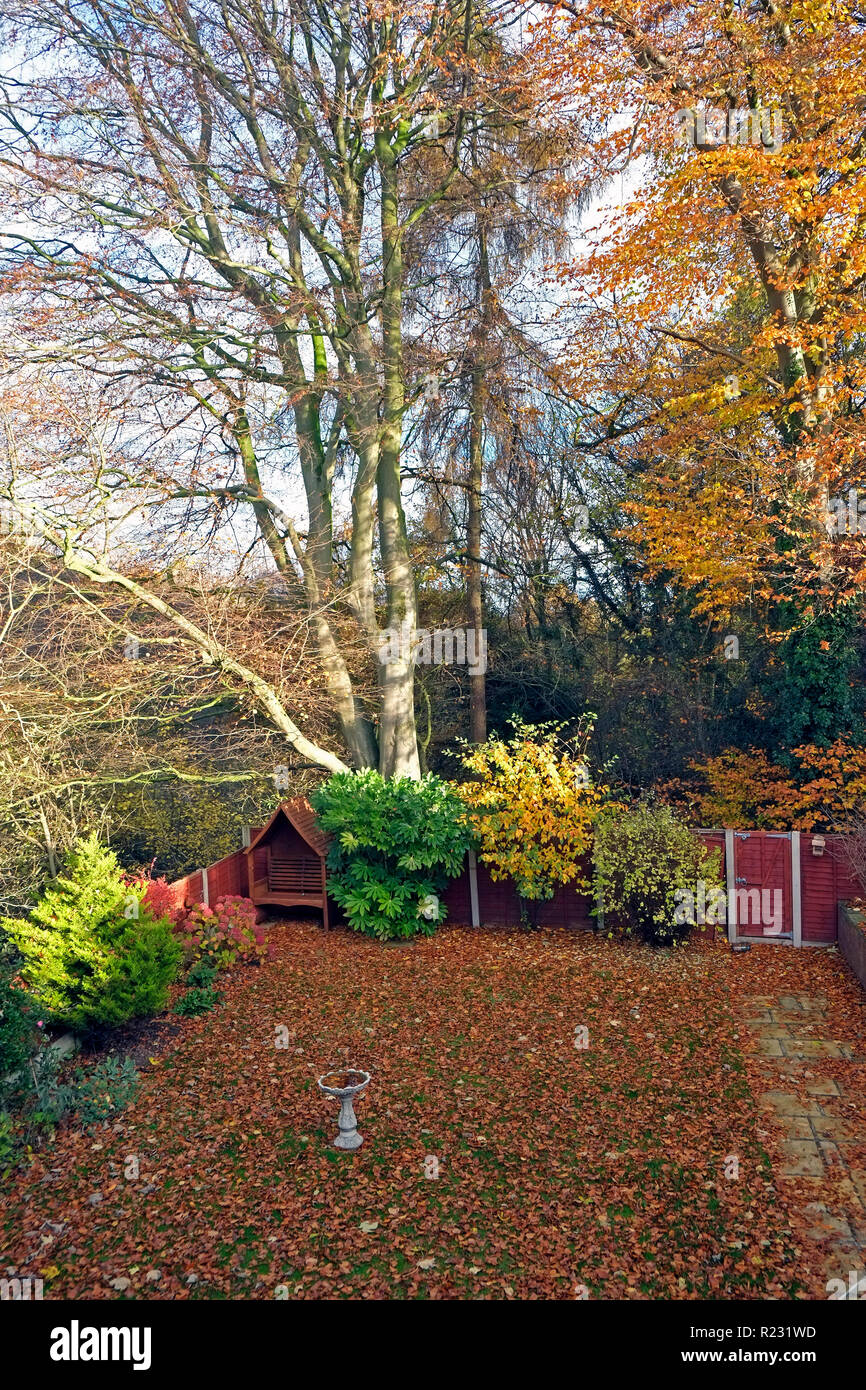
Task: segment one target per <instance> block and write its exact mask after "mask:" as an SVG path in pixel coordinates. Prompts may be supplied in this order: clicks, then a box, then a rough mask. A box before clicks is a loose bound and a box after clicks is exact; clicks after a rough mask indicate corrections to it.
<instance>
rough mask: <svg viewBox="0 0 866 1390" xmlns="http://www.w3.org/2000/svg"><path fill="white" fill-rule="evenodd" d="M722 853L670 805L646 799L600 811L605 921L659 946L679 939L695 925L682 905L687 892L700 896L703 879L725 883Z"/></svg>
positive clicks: (708, 885) (598, 847)
mask: <svg viewBox="0 0 866 1390" xmlns="http://www.w3.org/2000/svg"><path fill="white" fill-rule="evenodd" d="M719 859H720V851H719V850H717V849H716V850H710V849H708V848H707V847H706V845H704V844H703V843H702V842H701V840H700V839H699V838H698V836H697V835H695V834H694V833H693V832H692V831H691V830H689V828H688V826H686V825H684V824H683V822H682V821H680V820H678V819H677V817H676V815H675V813H674V812H673V811H672V810H671V808H670V807H669V806H663V805H660V804H657V803H655V804H654V803H650V802H646V801H643V802H640V803H639V804H638V805H637V806H635V807H633V808H632V809H631V810H626V809H625V808H620V809H619V810H618V811H617V812H616V813H615V814H613V813H608V814H606V815H604V816H602V817H601V818H600V819H599V820H598V822H597V823H596V827H595V840H594V845H593V862H594V865H595V872H596V885H597V888H598V890H599V892H600V894H601V898H602V901H603V903H604V912H605V922H606V923H607V921H608V918H609V917H610V918H612V919H614V920H616V921H617V922H618V925H619V926H620V927H621V928H622V930H623V931H625V932H626V934H630V933H631V932H632V931H634V932H636V933H637V934H638V935H639V936H641V937H642V938H643V939H644V940H645V941H649V942H651V943H652V944H653V945H656V946H664V945H668V946H670V945H675V944H676V943H677V942H679V941H681V940H683V939H684V938H685V937H686V936H688V934H689V932H690V930H691V927H692V925H693V922H692V921H689V920H688V916H687V914H684V913H683V912H682V910H680V904H681V902H682V899H683V895H685V894H689V895H693V896H694V897H697V896H698V884H699V882H700V881H703V883H704V889H705V892H706V893H709V892H711V891H712V890H713V889H715V888H721V884H720V881H719ZM596 910H597V909H596Z"/></svg>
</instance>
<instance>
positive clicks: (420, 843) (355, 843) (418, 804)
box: [312, 771, 472, 939]
mask: <svg viewBox="0 0 866 1390" xmlns="http://www.w3.org/2000/svg"><path fill="white" fill-rule="evenodd" d="M312 801H313V806H314V807H315V810H316V813H317V815H318V819H319V824H320V826H321V827H322V829H323V830H325V831H327V832H328V833H329V834H331V835H332V836H333V837H334V838H333V841H332V845H331V849H330V851H329V854H328V887H329V890H330V892H331V893H332V894H333V897H334V898H335V900H336V901H337V902H338V903H339V904H340V906H341V907H342V908H343V911H344V912H345V914H346V916H347V918H348V920H349V924H350V925H351V926H352V927H353V929H354V930H355V931H359V932H363V933H365V934H366V935H368V936H376V937H379V938H382V939H385V938H395V937H409V936H413V935H414V934H415V933H416V932H423V933H424V934H425V935H429V934H430V933H432V932H433V931H434V930H435V928H436V925H437V923H439V922H441V921H442V920H443V919H444V917H445V908H444V905H443V904H442V903H441V902H440V901H439V897H438V895H439V893H440V892H441V891H442V889H443V888H444V887H445V884H446V883H447V882H448V879H449V878H454V877H455V876H456V875H457V874H459V873H460V870H461V869H462V867H463V862H464V859H465V856H466V851H467V849H468V848H469V847H470V845H471V842H472V841H471V833H470V830H469V827H468V825H467V823H466V810H465V807H464V805H463V803H462V801H461V799H460V797H459V796H458V794H457V792H456V791H455V790H454V788H453V787H451V786H450V785H449V784H448V783H447V782H443V781H442V780H441V779H440V778H438V777H432V776H430V777H424V778H423V779H422V780H421V781H420V782H416V781H413V780H412V779H411V778H408V777H398V778H394V779H393V780H389V781H386V780H385V778H383V777H381V776H380V774H379V773H378V772H374V771H365V772H357V773H351V772H338V773H336V774H335V775H334V776H333V777H331V778H329V780H328V781H327V782H325V783H323V785H322V786H320V787H318V788H317V789H316V791H315V792H314V793H313V796H312Z"/></svg>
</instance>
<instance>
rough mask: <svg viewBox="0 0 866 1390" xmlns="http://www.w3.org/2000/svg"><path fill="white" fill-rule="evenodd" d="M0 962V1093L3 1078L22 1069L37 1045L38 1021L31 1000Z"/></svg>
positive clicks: (9, 967) (11, 972)
mask: <svg viewBox="0 0 866 1390" xmlns="http://www.w3.org/2000/svg"><path fill="white" fill-rule="evenodd" d="M12 974H13V971H12V967H11V966H6V965H4V964H3V963H2V962H0V1091H2V1089H3V1085H4V1078H5V1077H7V1076H8V1075H9V1073H10V1072H17V1071H19V1070H20V1069H21V1067H23V1066H25V1065H26V1064H27V1062H28V1061H29V1060H30V1058H31V1057H32V1055H33V1053H34V1052H35V1051H36V1048H37V1047H38V1046H39V1033H38V1024H39V1022H40V1021H41V1020H39V1019H38V1018H37V1016H36V1011H35V1009H34V1007H33V1001H32V999H31V998H30V996H29V995H28V994H26V993H25V991H24V990H23V989H19V988H18V986H17V985H16V984H15V983H14V982H13V979H12Z"/></svg>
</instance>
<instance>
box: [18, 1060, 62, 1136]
mask: <svg viewBox="0 0 866 1390" xmlns="http://www.w3.org/2000/svg"><path fill="white" fill-rule="evenodd" d="M63 1070H64V1061H63V1058H62V1057H61V1056H60V1054H59V1052H57V1051H56V1050H55V1049H54V1048H53V1047H50V1046H48V1045H47V1044H46V1045H45V1046H44V1047H42V1048H41V1049H40V1051H39V1052H37V1053H36V1055H35V1057H33V1058H32V1059H31V1061H30V1065H29V1067H28V1069H27V1072H28V1074H27V1077H26V1083H27V1091H26V1092H25V1095H24V1106H23V1108H24V1111H25V1114H26V1117H27V1119H28V1121H29V1122H30V1123H31V1124H35V1125H36V1126H37V1127H41V1128H44V1129H53V1128H54V1127H55V1125H58V1124H59V1123H60V1121H61V1120H62V1119H63V1117H64V1115H66V1114H68V1113H69V1111H70V1110H71V1109H72V1107H73V1105H74V1103H75V1087H74V1086H72V1085H70V1084H69V1081H68V1080H64V1077H63ZM28 1092H29V1094H28Z"/></svg>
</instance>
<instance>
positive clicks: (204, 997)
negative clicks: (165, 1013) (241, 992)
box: [174, 985, 222, 1018]
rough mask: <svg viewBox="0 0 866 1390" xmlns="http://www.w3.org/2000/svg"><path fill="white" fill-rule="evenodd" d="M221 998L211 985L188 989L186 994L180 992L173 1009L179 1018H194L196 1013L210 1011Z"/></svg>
mask: <svg viewBox="0 0 866 1390" xmlns="http://www.w3.org/2000/svg"><path fill="white" fill-rule="evenodd" d="M221 998H222V996H221V995H220V994H219V992H218V991H217V990H215V989H214V988H213V986H211V985H208V986H205V987H203V988H201V989H188V990H187V992H186V994H182V995H181V996H180V998H179V999H178V1001H177V1003H176V1004H175V1006H174V1011H175V1013H176V1014H180V1016H181V1018H195V1017H197V1015H198V1014H207V1013H210V1011H211V1009H213V1008H215V1007H216V1005H217V1004H218V1003H219V1002H220V999H221Z"/></svg>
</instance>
